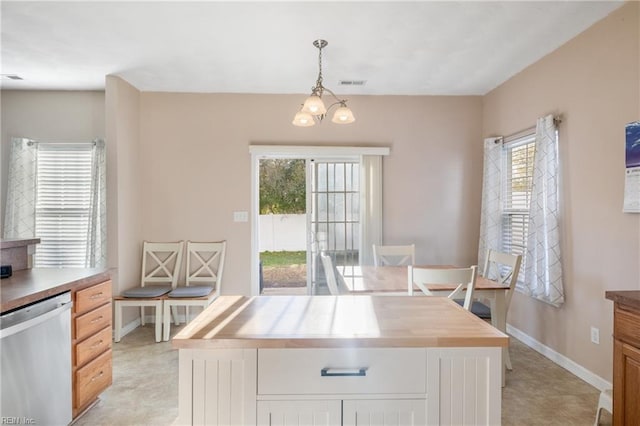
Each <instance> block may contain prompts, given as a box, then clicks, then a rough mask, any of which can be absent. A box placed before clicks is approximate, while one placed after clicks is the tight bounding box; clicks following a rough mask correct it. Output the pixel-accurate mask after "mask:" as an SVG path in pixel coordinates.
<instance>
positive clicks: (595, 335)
mask: <svg viewBox="0 0 640 426" xmlns="http://www.w3.org/2000/svg"><path fill="white" fill-rule="evenodd" d="M591 342H592V343H595V344H596V345H599V344H600V330H599V329H597V328H595V327H591Z"/></svg>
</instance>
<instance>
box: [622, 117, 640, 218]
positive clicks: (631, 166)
mask: <svg viewBox="0 0 640 426" xmlns="http://www.w3.org/2000/svg"><path fill="white" fill-rule="evenodd" d="M625 130H626V131H625V150H624V152H625V170H624V173H625V177H624V205H623V208H622V211H623V212H625V213H640V121H634V122H633V123H629V124H627V126H626V129H625Z"/></svg>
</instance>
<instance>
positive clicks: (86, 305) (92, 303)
mask: <svg viewBox="0 0 640 426" xmlns="http://www.w3.org/2000/svg"><path fill="white" fill-rule="evenodd" d="M109 301H111V281H110V280H109V281H105V282H103V283H100V284H96V285H94V286H91V287H88V288H85V289H82V290H80V291H77V292H76V300H75V301H74V302H73V303H74V305H73V306H74V309H75V312H76V313H78V314H82V313H84V312H87V311H90V310H91V309H93V308H96V307H98V306H100V305H104V304H105V303H107V302H109Z"/></svg>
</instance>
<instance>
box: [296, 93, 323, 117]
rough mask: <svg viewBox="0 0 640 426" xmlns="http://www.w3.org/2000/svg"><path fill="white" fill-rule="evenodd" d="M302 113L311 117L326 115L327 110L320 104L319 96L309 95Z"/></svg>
mask: <svg viewBox="0 0 640 426" xmlns="http://www.w3.org/2000/svg"><path fill="white" fill-rule="evenodd" d="M302 111H303V112H307V113H309V114H311V115H322V114H326V112H327V108H325V106H324V102H322V99H320V96H317V95H311V96H309V97H308V98H307V99H306V100H305V101H304V105H303V106H302Z"/></svg>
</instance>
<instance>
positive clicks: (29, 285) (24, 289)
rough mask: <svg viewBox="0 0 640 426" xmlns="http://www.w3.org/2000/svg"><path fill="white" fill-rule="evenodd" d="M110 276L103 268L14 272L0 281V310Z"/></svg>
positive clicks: (22, 304)
mask: <svg viewBox="0 0 640 426" xmlns="http://www.w3.org/2000/svg"><path fill="white" fill-rule="evenodd" d="M108 279H110V275H109V272H107V270H106V269H102V268H95V269H85V268H69V269H57V268H33V269H24V270H22V271H15V272H14V273H13V275H12V276H11V277H9V278H3V279H2V281H0V286H1V290H2V291H1V292H0V302H1V305H2V308H1V312H2V313H4V312H7V311H10V310H13V309H16V308H20V307H22V306H25V305H28V304H30V303H33V302H37V301H39V300H42V299H46V298H47V297H50V296H55V295H57V294H60V293H64V292H65V291H69V290H71V289H72V288H76V289H78V288H81V287H88V286H90V285H93V284H97V283H100V282H103V281H107V280H108Z"/></svg>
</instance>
